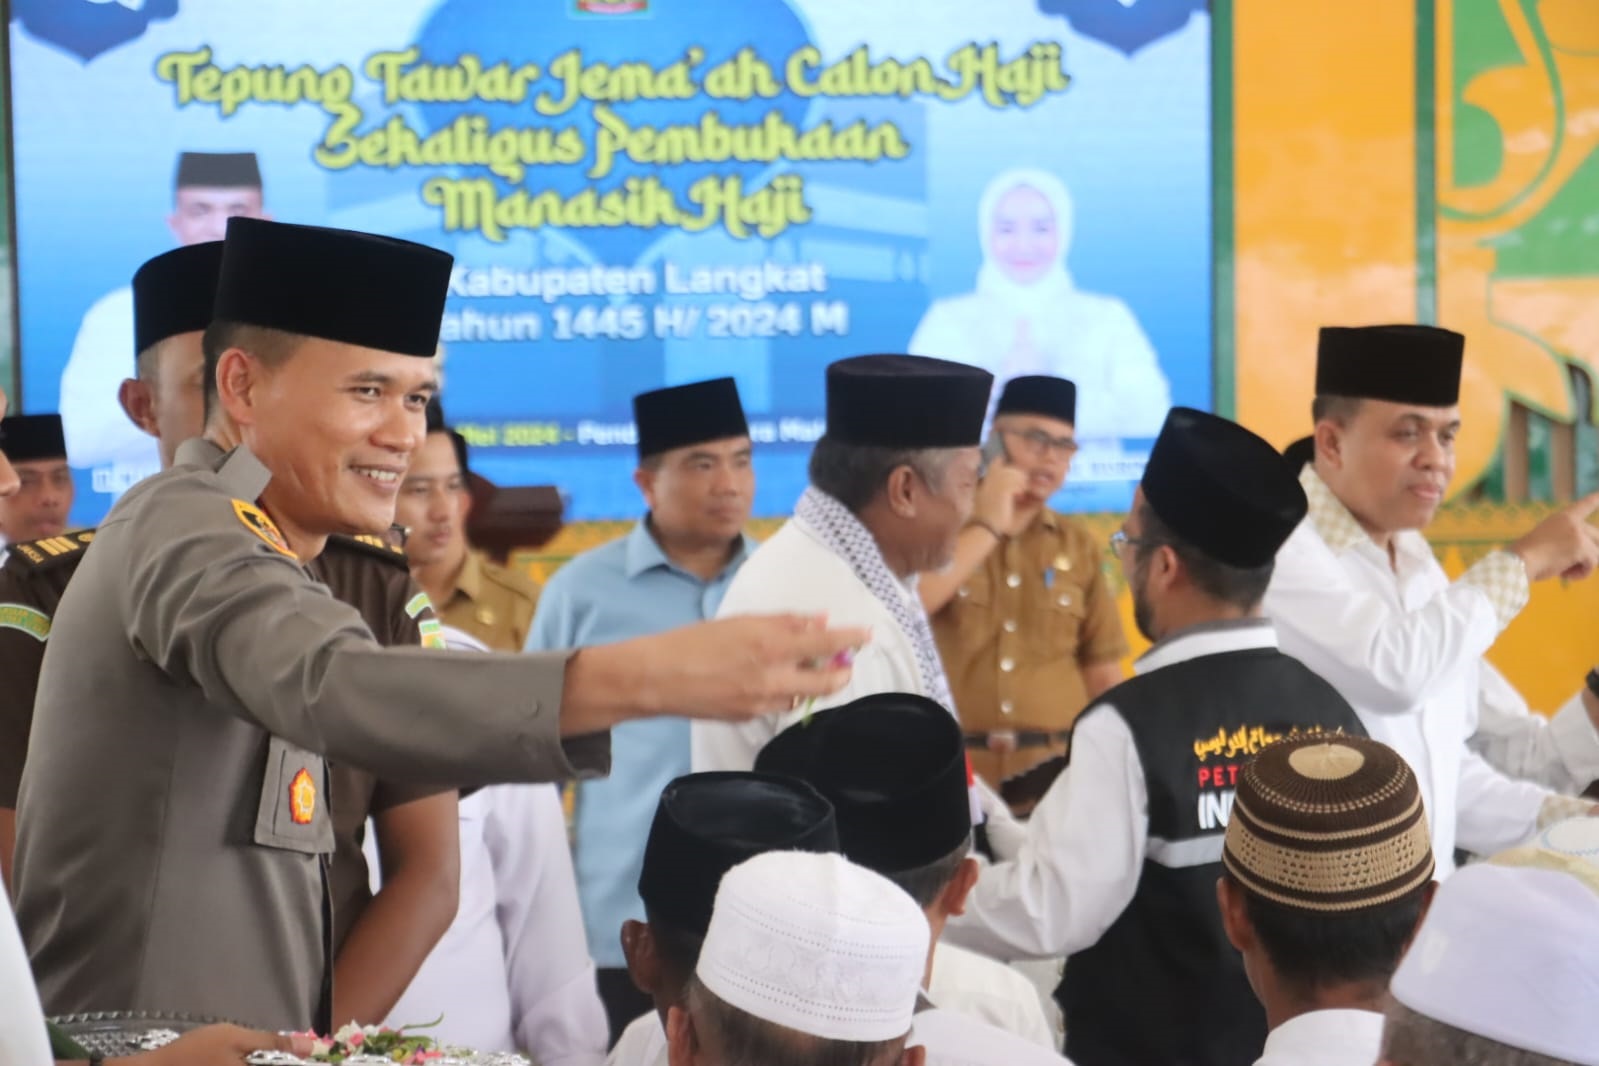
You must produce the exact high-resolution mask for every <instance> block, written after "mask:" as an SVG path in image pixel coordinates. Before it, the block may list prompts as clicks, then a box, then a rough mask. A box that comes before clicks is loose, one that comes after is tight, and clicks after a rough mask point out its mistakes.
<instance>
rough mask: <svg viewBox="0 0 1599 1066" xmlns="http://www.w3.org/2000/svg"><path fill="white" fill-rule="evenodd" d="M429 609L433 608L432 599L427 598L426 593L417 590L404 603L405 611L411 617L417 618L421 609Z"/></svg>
mask: <svg viewBox="0 0 1599 1066" xmlns="http://www.w3.org/2000/svg"><path fill="white" fill-rule="evenodd" d="M431 610H433V601H432V600H430V599H428V594H427V593H425V592H418V593H417V594H416V595H415V596H412V597H411V599H410V602H408V603H407V604H406V605H405V613H406V614H407V615H409V616H410V617H412V618H418V617H420V616H421V614H422V612H423V611H431Z"/></svg>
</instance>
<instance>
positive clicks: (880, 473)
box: [810, 434, 956, 514]
mask: <svg viewBox="0 0 1599 1066" xmlns="http://www.w3.org/2000/svg"><path fill="white" fill-rule="evenodd" d="M955 451H956V449H954V448H919V449H911V448H878V447H873V446H868V445H861V444H845V443H843V442H841V441H839V440H836V439H834V438H833V437H830V436H827V435H826V434H823V436H822V438H821V439H820V440H818V441H817V442H816V446H815V447H814V448H813V449H811V463H810V478H811V484H812V485H815V486H816V487H817V488H818V489H820V490H821V491H822V492H825V493H827V494H828V495H829V496H831V497H833V499H835V500H837V501H838V502H839V503H841V504H843V505H844V506H845V507H846V508H848V509H849V511H850V512H851V513H853V514H859V513H860V512H861V511H862V510H864V509H865V508H866V505H867V504H869V503H871V502H872V500H873V499H874V498H875V497H876V496H877V494H878V493H879V492H881V491H882V489H883V486H884V485H885V484H887V482H888V475H890V474H892V473H893V472H894V471H895V470H897V469H898V468H900V467H902V466H908V467H910V468H911V469H912V470H915V471H916V475H917V476H918V477H920V478H921V479H922V480H923V481H924V482H926V483H927V485H928V487H929V488H932V489H934V490H936V489H937V488H938V487H939V486H940V485H942V484H943V482H944V473H945V470H946V469H947V467H948V466H949V458H950V456H952V455H953V454H955Z"/></svg>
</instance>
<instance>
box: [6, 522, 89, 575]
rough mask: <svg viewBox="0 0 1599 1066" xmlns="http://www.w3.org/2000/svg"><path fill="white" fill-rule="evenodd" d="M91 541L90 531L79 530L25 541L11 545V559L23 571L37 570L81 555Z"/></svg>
mask: <svg viewBox="0 0 1599 1066" xmlns="http://www.w3.org/2000/svg"><path fill="white" fill-rule="evenodd" d="M93 540H94V530H92V529H80V530H76V531H75V532H72V533H62V534H61V535H59V536H55V537H45V538H43V539H42V540H25V541H22V542H20V543H17V544H13V545H11V557H12V558H14V559H16V560H17V563H18V564H19V565H21V566H22V567H23V568H24V569H30V570H37V569H41V568H46V567H50V566H53V565H55V564H56V563H58V562H63V561H65V560H67V559H71V558H73V557H74V556H77V555H81V554H82V553H83V550H84V549H85V548H87V547H88V546H89V544H90V543H91V542H92V541H93ZM8 561H9V560H8Z"/></svg>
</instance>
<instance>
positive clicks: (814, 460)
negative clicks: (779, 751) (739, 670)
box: [693, 355, 993, 771]
mask: <svg viewBox="0 0 1599 1066" xmlns="http://www.w3.org/2000/svg"><path fill="white" fill-rule="evenodd" d="M992 385H993V375H991V374H989V373H988V372H987V371H985V370H979V369H976V368H975V367H969V366H964V365H962V364H959V363H951V362H946V361H944V360H941V359H926V358H922V357H920V356H910V355H865V356H858V357H856V358H853V359H845V360H842V361H840V362H837V363H834V364H833V365H832V366H829V367H828V368H827V432H826V434H825V435H824V436H823V437H822V439H821V440H819V441H817V442H816V449H815V451H814V452H812V454H811V464H810V476H811V484H810V487H809V488H807V489H806V490H805V493H804V495H802V496H801V497H800V500H799V504H798V505H797V506H796V508H795V511H794V517H793V518H792V519H790V520H789V522H788V523H787V524H786V525H784V526H783V528H782V529H780V530H778V532H777V533H776V534H774V535H773V536H772V538H771V539H770V540H768V541H767V542H766V543H765V544H763V545H762V546H761V547H760V548H759V549H757V550H756V551H755V553H754V554H753V555H751V556H750V558H749V560H748V561H746V562H745V564H744V566H743V568H742V569H741V570H740V571H739V573H738V576H737V577H735V578H734V579H733V583H732V585H731V586H730V587H729V588H728V590H727V595H726V596H725V597H724V598H723V600H722V606H721V609H720V610H719V612H718V616H719V617H724V618H725V617H727V616H730V615H747V614H766V613H771V612H775V611H787V610H795V609H800V610H809V611H817V612H825V613H826V615H827V617H828V619H829V621H830V622H832V623H834V624H854V625H861V626H867V627H870V628H871V630H872V641H871V643H870V644H869V645H867V646H866V647H865V648H864V649H862V650H861V652H860V653H859V654H857V655H856V657H855V659H854V663H853V670H854V672H853V680H852V682H851V683H850V684H849V685H848V686H847V687H846V688H844V689H843V690H842V691H840V692H837V693H834V694H833V695H832V696H830V697H828V698H826V699H825V700H818V701H814V702H813V703H811V704H805V703H803V701H798V700H796V701H795V703H794V706H793V708H792V710H791V711H790V713H789V714H787V715H784V716H781V717H779V718H775V719H770V720H766V721H762V722H752V723H749V724H747V725H741V726H737V727H730V728H726V729H707V728H701V727H700V726H699V725H698V724H696V725H695V726H694V728H693V760H694V769H695V770H696V771H705V770H748V769H750V767H751V766H753V765H754V763H755V755H756V753H757V752H759V751H760V749H761V748H762V747H763V746H764V745H765V744H766V743H767V741H769V740H771V739H772V738H773V737H774V736H776V735H777V734H778V732H780V731H781V730H782V729H783V728H786V727H787V726H789V725H791V724H793V723H794V722H796V721H798V720H800V719H801V718H802V717H804V716H805V715H806V714H807V713H809V712H810V711H813V710H819V709H822V708H824V707H832V706H839V705H842V704H845V703H849V702H850V701H852V700H855V699H859V698H860V697H861V696H866V695H871V694H873V693H878V692H909V693H913V694H915V695H919V696H926V697H928V698H929V699H933V700H936V701H937V702H938V703H939V704H941V705H942V706H944V707H945V708H946V709H948V710H950V711H951V713H954V712H955V710H956V708H955V706H954V700H953V699H952V698H951V696H950V692H949V681H948V679H947V678H946V677H945V675H944V667H943V663H942V662H941V661H940V659H939V657H938V646H937V645H936V644H935V643H934V641H933V631H932V627H931V625H930V624H929V623H928V620H927V612H926V611H925V610H923V608H922V604H921V600H920V599H919V598H918V597H917V595H916V585H915V582H916V575H917V574H919V573H922V572H925V571H928V570H937V569H939V568H941V567H943V566H946V565H948V563H949V561H950V559H951V558H953V555H954V551H955V541H956V538H957V536H958V535H959V534H960V531H961V529H962V527H964V526H965V525H966V522H967V520H968V519H969V518H970V517H971V511H972V502H973V498H974V496H975V494H976V491H977V480H978V467H979V464H980V460H981V456H980V453H979V450H978V442H979V441H980V440H981V435H982V428H983V418H984V413H985V412H986V411H987V409H988V394H989V391H990V389H991V387H992Z"/></svg>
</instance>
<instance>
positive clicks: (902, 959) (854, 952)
mask: <svg viewBox="0 0 1599 1066" xmlns="http://www.w3.org/2000/svg"><path fill="white" fill-rule="evenodd" d="M929 936H930V934H929V931H928V926H927V918H926V916H925V915H924V914H923V913H922V911H921V909H920V908H919V907H917V906H916V903H915V901H913V900H912V899H911V898H910V896H908V895H906V893H905V892H904V891H903V890H902V889H900V888H898V887H897V886H896V885H895V884H894V883H893V882H891V881H889V880H888V879H887V878H885V877H882V876H880V875H879V874H875V873H872V872H871V871H870V870H866V869H863V868H862V867H859V866H855V865H853V864H851V863H850V862H848V861H847V860H845V859H844V858H843V857H842V856H840V855H834V854H816V853H811V852H798V851H778V852H767V853H766V854H764V855H757V856H756V857H755V858H753V859H749V860H748V861H746V862H744V863H742V864H740V865H739V866H736V867H734V868H733V869H732V870H730V871H728V873H727V875H726V876H724V877H723V878H722V884H721V887H720V888H718V889H717V892H716V907H715V910H713V911H712V913H711V925H710V928H709V929H708V930H707V931H706V934H705V945H704V947H703V948H702V949H701V950H700V960H699V965H698V966H697V968H696V969H695V974H696V975H697V976H698V977H699V979H700V983H701V984H703V985H704V986H705V987H706V988H707V989H708V990H709V991H710V992H711V993H712V994H714V995H715V996H717V997H718V998H719V999H721V1000H722V1001H723V1002H725V1003H727V1004H728V1005H730V1006H732V1007H735V1008H737V1009H739V1010H741V1011H744V1012H745V1013H746V1014H751V1015H754V1016H755V1017H757V1018H760V1019H762V1020H764V1021H768V1022H772V1023H774V1024H777V1025H782V1026H786V1027H787V1028H789V1029H794V1030H797V1031H799V1032H802V1033H809V1034H811V1035H812V1036H818V1037H822V1038H823V1039H826V1040H848V1041H854V1042H857V1043H875V1042H877V1041H881V1040H893V1039H895V1038H896V1037H901V1036H904V1035H905V1034H906V1033H908V1032H909V1031H910V1028H911V1021H912V1017H913V1016H914V1014H915V1010H916V1000H917V995H918V994H919V992H920V991H921V984H922V974H923V972H924V971H925V970H926V968H927V949H928V942H929V939H928V938H929Z"/></svg>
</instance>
